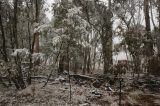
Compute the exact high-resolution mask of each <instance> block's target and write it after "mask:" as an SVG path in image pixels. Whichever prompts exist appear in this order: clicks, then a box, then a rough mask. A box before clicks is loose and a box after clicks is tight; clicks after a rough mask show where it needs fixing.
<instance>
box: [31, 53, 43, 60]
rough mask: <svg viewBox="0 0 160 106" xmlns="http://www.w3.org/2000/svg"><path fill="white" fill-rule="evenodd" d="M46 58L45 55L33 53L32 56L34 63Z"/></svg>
mask: <svg viewBox="0 0 160 106" xmlns="http://www.w3.org/2000/svg"><path fill="white" fill-rule="evenodd" d="M44 57H45V54H43V53H33V54H32V58H33V61H37V60H39V59H40V60H44Z"/></svg>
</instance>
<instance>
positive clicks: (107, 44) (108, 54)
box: [101, 32, 112, 74]
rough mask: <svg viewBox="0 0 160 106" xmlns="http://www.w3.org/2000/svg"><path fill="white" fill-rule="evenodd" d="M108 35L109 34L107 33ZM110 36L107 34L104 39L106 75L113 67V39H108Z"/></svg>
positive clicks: (103, 49)
mask: <svg viewBox="0 0 160 106" xmlns="http://www.w3.org/2000/svg"><path fill="white" fill-rule="evenodd" d="M106 33H108V32H106ZM108 36H110V35H108V34H106V35H105V36H104V37H102V39H101V40H102V52H103V62H104V74H107V73H108V71H109V68H110V66H111V65H112V41H111V40H112V38H111V37H108Z"/></svg>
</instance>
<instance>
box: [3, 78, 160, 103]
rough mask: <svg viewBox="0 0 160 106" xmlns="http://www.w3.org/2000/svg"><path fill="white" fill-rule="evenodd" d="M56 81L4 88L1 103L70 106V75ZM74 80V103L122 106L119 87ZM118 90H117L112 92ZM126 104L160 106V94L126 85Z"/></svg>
mask: <svg viewBox="0 0 160 106" xmlns="http://www.w3.org/2000/svg"><path fill="white" fill-rule="evenodd" d="M58 79H63V80H64V79H65V81H64V82H63V83H62V82H61V80H57V79H56V83H53V81H50V82H49V83H48V84H47V86H46V87H44V88H42V86H43V84H44V83H42V82H39V81H37V82H35V83H34V84H32V85H30V86H28V87H27V88H26V89H23V90H15V88H13V87H10V88H8V89H6V88H4V89H3V87H1V89H0V98H1V99H0V106H70V101H69V96H70V89H69V84H68V82H66V78H65V77H64V78H63V77H62V76H61V77H58ZM86 84H88V83H83V84H82V85H79V84H76V83H75V81H73V80H72V81H71V88H72V89H71V91H72V94H71V95H72V100H71V102H72V104H71V105H72V106H118V103H119V90H116V89H117V88H118V87H114V86H110V85H109V84H108V85H107V87H110V88H111V89H112V90H107V89H106V87H105V85H102V86H101V87H99V88H94V87H93V86H86ZM112 91H114V92H112ZM122 91H123V92H122V102H121V103H122V106H160V95H159V93H154V92H150V91H149V90H142V89H138V88H136V87H132V86H129V85H128V86H125V87H123V90H122Z"/></svg>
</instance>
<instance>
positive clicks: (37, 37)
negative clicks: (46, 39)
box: [33, 0, 39, 53]
mask: <svg viewBox="0 0 160 106" xmlns="http://www.w3.org/2000/svg"><path fill="white" fill-rule="evenodd" d="M35 8H36V13H35V22H36V23H39V2H38V0H35ZM37 27H38V26H37ZM33 43H34V52H35V53H39V32H36V33H34V42H33Z"/></svg>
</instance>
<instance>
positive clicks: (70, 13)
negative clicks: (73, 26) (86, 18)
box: [67, 6, 82, 17]
mask: <svg viewBox="0 0 160 106" xmlns="http://www.w3.org/2000/svg"><path fill="white" fill-rule="evenodd" d="M81 13H82V12H81V7H76V6H74V7H73V8H71V9H69V10H68V13H67V16H68V17H73V16H74V15H76V14H81Z"/></svg>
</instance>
